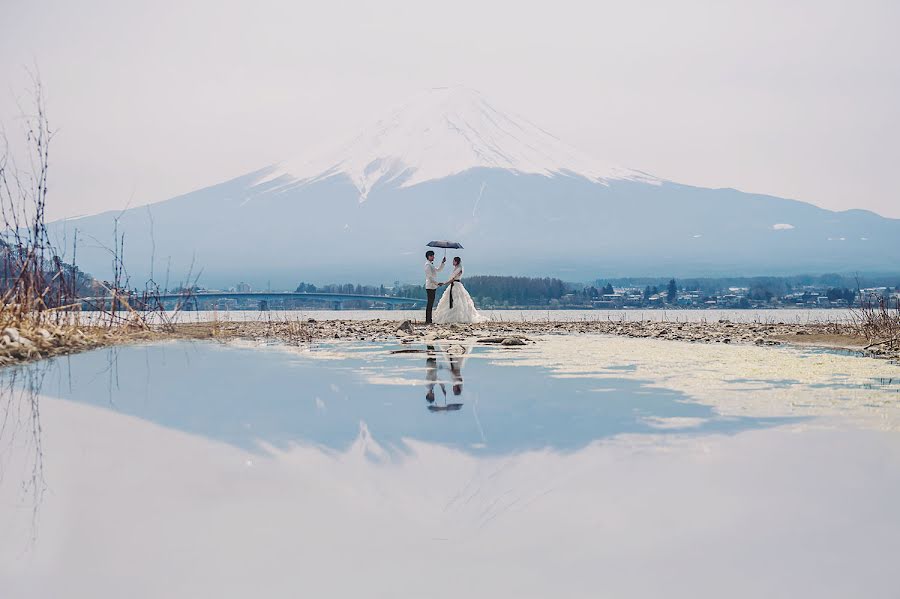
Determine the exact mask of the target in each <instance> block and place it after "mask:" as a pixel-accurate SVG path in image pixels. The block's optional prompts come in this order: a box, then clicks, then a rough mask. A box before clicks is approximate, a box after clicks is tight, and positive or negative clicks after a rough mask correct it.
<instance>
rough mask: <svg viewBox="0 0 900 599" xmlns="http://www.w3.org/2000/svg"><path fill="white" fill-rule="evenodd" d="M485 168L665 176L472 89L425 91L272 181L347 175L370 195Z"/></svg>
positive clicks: (280, 170)
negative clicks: (581, 146) (607, 154)
mask: <svg viewBox="0 0 900 599" xmlns="http://www.w3.org/2000/svg"><path fill="white" fill-rule="evenodd" d="M477 167H486V168H499V169H506V170H511V171H514V172H517V173H530V174H538V175H543V176H547V177H552V176H555V175H576V176H582V177H585V178H587V179H591V180H594V181H599V182H606V181H608V180H616V179H618V180H622V179H625V180H633V181H644V182H650V183H658V182H659V180H658V179H656V178H654V177H652V176H650V175H647V174H645V173H642V172H639V171H633V170H630V169H625V168H621V167H616V166H612V165H607V164H603V163H600V162H598V161H596V160H593V159H590V158H588V157H586V156H584V155H582V154H580V153H579V152H578V151H577V150H575V149H574V148H572V147H570V146H568V145H566V144H565V143H563V142H562V141H560V140H559V139H557V138H556V137H554V136H552V135H550V134H549V133H547V132H546V131H544V130H542V129H540V128H538V127H536V126H535V125H533V124H531V123H529V122H528V121H526V120H524V119H521V118H518V117H514V116H511V115H508V114H504V113H502V112H500V111H498V110H497V109H496V108H494V107H493V106H492V105H491V104H490V103H488V101H487V100H486V99H485V98H484V96H482V95H481V93H479V92H477V91H475V90H472V89H468V88H465V87H440V88H434V89H430V90H427V91H425V92H422V93H420V94H418V95H416V96H415V97H413V98H412V99H411V100H410V101H408V102H407V103H406V104H403V105H402V106H400V107H399V108H397V109H396V110H394V111H393V112H392V113H391V114H390V115H389V116H387V117H386V118H384V119H382V120H380V121H378V122H377V123H375V124H374V125H373V126H372V127H370V128H369V129H367V130H366V131H365V132H364V133H362V134H361V135H359V136H358V137H356V138H355V139H353V140H352V141H351V142H350V143H348V144H346V145H344V146H342V147H341V148H339V149H338V150H337V151H336V152H329V153H319V154H316V155H308V156H306V157H303V158H299V159H296V160H290V161H287V162H285V163H282V164H279V165H277V167H276V169H275V171H274V172H273V173H271V174H270V175H268V176H267V177H266V180H272V179H276V178H279V177H288V178H289V179H290V180H292V181H301V182H305V181H313V180H321V179H326V178H329V177H332V176H336V175H340V174H343V175H346V176H347V177H349V178H350V180H352V181H353V183H354V185H356V187H357V188H358V189H359V192H360V200H361V201H362V200H364V199H365V198H366V197H367V196H368V194H369V192H370V191H371V189H372V188H373V187H374V186H375V185H377V184H379V183H388V182H396V183H399V184H400V185H401V186H404V187H408V186H411V185H416V184H418V183H423V182H425V181H430V180H433V179H441V178H443V177H447V176H450V175H455V174H457V173H461V172H464V171H467V170H469V169H472V168H477Z"/></svg>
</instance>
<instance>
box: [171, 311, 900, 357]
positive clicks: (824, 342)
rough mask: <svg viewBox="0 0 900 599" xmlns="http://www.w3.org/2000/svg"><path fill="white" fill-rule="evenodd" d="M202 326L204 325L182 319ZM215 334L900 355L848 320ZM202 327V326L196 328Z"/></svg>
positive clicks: (237, 327) (340, 326)
mask: <svg viewBox="0 0 900 599" xmlns="http://www.w3.org/2000/svg"><path fill="white" fill-rule="evenodd" d="M183 326H185V327H195V328H196V327H200V326H202V325H183ZM215 329H216V331H215V334H214V335H211V336H215V337H223V338H244V339H272V338H274V339H277V340H281V341H285V342H308V341H315V340H341V339H342V340H355V341H396V340H399V341H400V342H401V343H413V342H427V341H441V340H448V341H470V342H476V343H484V344H501V345H506V346H515V345H521V344H523V343H528V342H530V341H531V339H530V336H538V335H577V334H603V335H619V336H625V337H633V338H652V339H662V340H670V341H683V342H690V343H722V344H753V345H758V346H774V345H785V344H792V345H806V346H816V347H824V348H832V349H845V350H850V351H854V352H857V353H859V354H860V355H865V356H871V357H877V358H887V359H900V348H896V347H895V348H893V349H892V348H890V347H889V346H887V345H874V344H872V343H871V342H870V341H868V340H866V339H865V338H864V337H861V336H859V335H858V334H856V333H855V332H854V331H853V329H852V328H851V327H849V326H847V325H841V324H834V323H808V324H788V323H758V322H754V323H742V322H731V321H728V320H720V321H716V322H658V321H649V320H648V321H564V322H552V321H519V322H512V321H490V322H485V323H478V324H448V325H425V324H423V323H420V322H412V321H404V322H402V323H398V322H397V321H393V320H381V319H374V320H322V321H319V320H316V319H312V318H311V319H309V320H306V321H302V322H290V321H286V322H277V321H267V322H226V323H218V325H217V326H216V327H215ZM195 332H196V333H199V330H195Z"/></svg>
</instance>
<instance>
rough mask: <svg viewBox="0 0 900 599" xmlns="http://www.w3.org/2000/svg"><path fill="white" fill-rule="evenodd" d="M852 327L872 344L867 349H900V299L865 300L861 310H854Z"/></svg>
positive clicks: (879, 297) (882, 297)
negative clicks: (877, 347)
mask: <svg viewBox="0 0 900 599" xmlns="http://www.w3.org/2000/svg"><path fill="white" fill-rule="evenodd" d="M852 326H853V328H854V330H855V331H856V333H857V334H859V335H862V336H864V337H865V338H866V339H867V340H868V341H869V342H870V343H869V345H867V346H866V349H869V348H872V347H876V346H884V347H886V348H888V349H896V348H898V347H900V298H893V299H892V298H891V297H890V296H878V297H875V298H872V297H869V298H863V299H862V301H860V306H859V308H856V309H854V310H853V314H852Z"/></svg>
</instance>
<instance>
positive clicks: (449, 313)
mask: <svg viewBox="0 0 900 599" xmlns="http://www.w3.org/2000/svg"><path fill="white" fill-rule="evenodd" d="M425 260H427V262H425V292H426V293H427V294H428V305H427V307H426V308H425V324H431V323H432V321H433V322H437V323H440V324H447V323H451V322H460V323H472V322H481V321H482V320H485V318H484V317H483V316H481V315H480V314H479V313H478V310H476V309H475V302H473V301H472V297H471V296H470V295H469V292H468V291H466V288H465V287H463V284H462V276H463V267H462V259H461V258H460V257H459V256H457V257H455V258H454V259H453V273H452V274H451V275H450V278H449V279H447V280H446V281H444V282H443V283H438V280H437V273H439V272H441V271H442V270H443V269H444V263H445V262H447V258H446V257H445V258H444V259H443V260H441V265H440V266H435V265H434V252H432V251H428V252H426V253H425ZM444 286H447V291H445V292H444V294H443V295H442V296H441V301H440V302H438V305H437V309H434V299H435V295H436V294H437V288H438V287H444ZM433 309H434V310H433ZM432 310H433V319H432Z"/></svg>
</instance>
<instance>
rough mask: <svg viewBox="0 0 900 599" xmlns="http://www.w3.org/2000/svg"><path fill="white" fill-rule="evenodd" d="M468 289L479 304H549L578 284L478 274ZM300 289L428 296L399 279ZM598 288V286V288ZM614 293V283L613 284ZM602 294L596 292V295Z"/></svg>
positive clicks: (469, 281)
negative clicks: (391, 282)
mask: <svg viewBox="0 0 900 599" xmlns="http://www.w3.org/2000/svg"><path fill="white" fill-rule="evenodd" d="M465 285H466V289H468V291H469V293H470V294H471V295H472V297H473V298H474V299H475V301H476V302H477V303H479V305H501V304H506V305H513V306H538V305H547V304H548V303H549V302H550V300H553V299H557V300H558V299H559V298H561V297H562V296H564V295H566V294H567V293H572V292H574V291H575V288H574V287H573V286H572V285H569V284H567V283H564V282H563V281H562V280H560V279H552V278H530V277H505V276H477V277H468V278H466V280H465ZM296 291H297V293H340V294H345V295H381V296H391V297H411V298H424V297H425V288H424V286H423V285H408V284H407V285H402V284H400V283H395V284H394V286H393V287H385V286H384V285H378V286H374V285H359V284H353V283H343V284H340V283H332V284H328V285H314V284H312V283H305V282H301V283H300V284H299V285H297V289H296ZM594 291H595V292H596V291H597V290H596V289H595V290H594ZM609 293H612V287H610V288H609ZM597 295H599V294H597V293H595V297H596V296H597Z"/></svg>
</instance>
